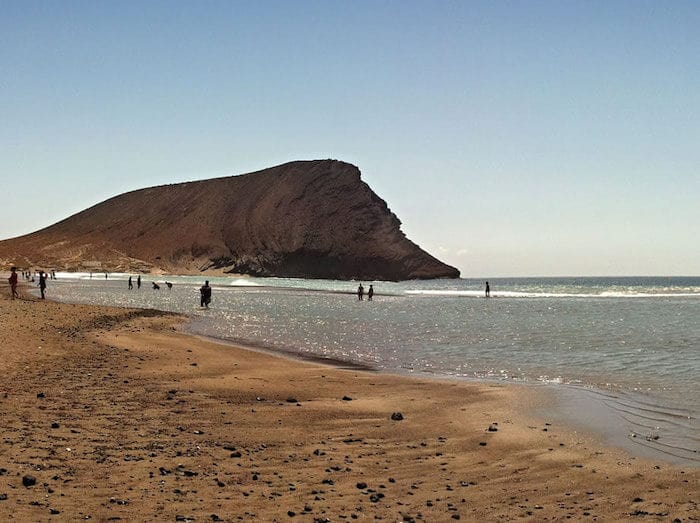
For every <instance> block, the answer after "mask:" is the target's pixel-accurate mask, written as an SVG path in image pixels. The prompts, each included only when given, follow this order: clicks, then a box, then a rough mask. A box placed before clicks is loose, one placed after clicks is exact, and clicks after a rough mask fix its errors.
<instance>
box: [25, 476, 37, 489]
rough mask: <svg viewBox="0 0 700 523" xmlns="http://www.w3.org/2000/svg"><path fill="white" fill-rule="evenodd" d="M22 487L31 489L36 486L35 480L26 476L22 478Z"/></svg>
mask: <svg viewBox="0 0 700 523" xmlns="http://www.w3.org/2000/svg"><path fill="white" fill-rule="evenodd" d="M22 485H24V486H25V487H32V486H34V485H36V478H35V477H34V476H30V475H29V474H27V475H26V476H24V477H23V478H22Z"/></svg>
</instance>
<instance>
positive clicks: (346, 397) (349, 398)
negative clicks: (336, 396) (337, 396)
mask: <svg viewBox="0 0 700 523" xmlns="http://www.w3.org/2000/svg"><path fill="white" fill-rule="evenodd" d="M343 401H352V398H351V397H350V396H343Z"/></svg>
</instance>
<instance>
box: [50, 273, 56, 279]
mask: <svg viewBox="0 0 700 523" xmlns="http://www.w3.org/2000/svg"><path fill="white" fill-rule="evenodd" d="M51 278H53V279H54V280H55V279H56V271H51Z"/></svg>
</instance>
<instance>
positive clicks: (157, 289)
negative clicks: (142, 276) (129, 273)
mask: <svg viewBox="0 0 700 523" xmlns="http://www.w3.org/2000/svg"><path fill="white" fill-rule="evenodd" d="M153 290H154V291H159V290H160V285H158V284H157V283H156V282H153Z"/></svg>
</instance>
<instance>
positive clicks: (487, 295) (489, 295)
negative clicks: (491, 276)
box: [486, 282, 491, 298]
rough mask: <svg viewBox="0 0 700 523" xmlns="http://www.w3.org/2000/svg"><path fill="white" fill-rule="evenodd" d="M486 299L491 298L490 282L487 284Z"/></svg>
mask: <svg viewBox="0 0 700 523" xmlns="http://www.w3.org/2000/svg"><path fill="white" fill-rule="evenodd" d="M486 297H487V298H490V297H491V287H490V286H489V282H486Z"/></svg>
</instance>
